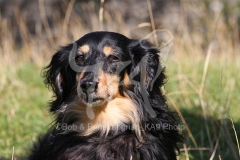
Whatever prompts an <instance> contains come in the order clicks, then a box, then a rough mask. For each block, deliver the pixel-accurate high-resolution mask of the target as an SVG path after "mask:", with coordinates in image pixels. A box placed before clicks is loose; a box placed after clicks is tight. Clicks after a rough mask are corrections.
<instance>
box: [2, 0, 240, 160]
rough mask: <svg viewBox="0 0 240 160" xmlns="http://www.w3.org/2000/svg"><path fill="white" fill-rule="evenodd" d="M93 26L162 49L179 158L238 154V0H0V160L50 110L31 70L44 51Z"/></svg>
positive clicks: (27, 141) (46, 121)
mask: <svg viewBox="0 0 240 160" xmlns="http://www.w3.org/2000/svg"><path fill="white" fill-rule="evenodd" d="M99 30H106V31H114V32H119V33H121V34H124V35H126V36H127V37H129V38H146V37H147V38H149V40H150V41H151V42H152V43H154V44H155V45H157V46H158V47H160V48H161V49H162V52H161V53H160V54H162V57H163V63H164V66H166V70H167V72H166V73H167V76H168V81H167V83H166V86H165V88H164V91H165V92H166V95H167V97H168V104H169V107H170V108H171V109H172V110H174V111H176V112H177V113H178V115H179V123H181V124H182V125H184V128H182V132H183V134H184V136H185V142H184V143H183V144H181V145H180V148H181V150H180V151H181V155H180V156H179V159H186V160H188V159H196V160H206V159H217V160H223V159H227V160H230V159H231V160H235V159H236V160H238V159H240V147H239V142H238V140H239V137H240V74H239V73H240V41H239V38H240V2H239V0H168V1H167V0H131V1H128V0H121V1H120V0H89V1H87V0H35V1H32V0H0V126H1V128H0V159H1V160H3V159H18V160H19V159H20V160H21V159H25V157H26V155H27V153H28V152H29V149H30V147H31V145H32V143H33V141H35V140H36V139H37V137H38V136H39V135H41V133H44V132H45V131H46V130H47V129H48V128H49V127H50V124H51V121H52V120H53V119H54V117H53V116H52V115H50V114H49V113H48V111H47V102H48V100H50V99H51V96H52V95H51V92H50V91H49V90H48V89H47V88H46V87H45V86H44V83H43V78H42V77H41V70H42V68H43V67H44V66H46V65H47V64H48V63H49V61H50V58H51V56H52V55H53V54H54V53H55V52H56V50H57V49H58V48H59V47H60V46H63V45H66V44H69V43H72V42H73V41H75V40H77V39H79V38H80V37H81V36H83V35H84V34H86V33H88V32H91V31H99ZM153 31H156V32H153ZM151 33H153V34H151ZM170 47H171V48H170Z"/></svg>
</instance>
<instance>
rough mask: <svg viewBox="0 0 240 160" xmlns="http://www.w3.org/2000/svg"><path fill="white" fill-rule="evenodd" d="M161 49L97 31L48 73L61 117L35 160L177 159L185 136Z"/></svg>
mask: <svg viewBox="0 0 240 160" xmlns="http://www.w3.org/2000/svg"><path fill="white" fill-rule="evenodd" d="M158 52H159V50H158V48H156V47H154V46H153V45H152V44H150V43H149V42H148V41H147V40H145V39H140V40H133V39H128V38H127V37H125V36H123V35H121V34H118V33H113V32H92V33H89V34H86V35H84V36H83V37H82V38H80V39H79V40H77V41H76V42H74V43H73V44H70V45H68V46H65V47H62V48H61V49H60V50H59V51H58V52H57V53H56V54H54V55H53V57H52V60H51V62H50V64H49V65H48V66H47V67H46V68H45V72H44V76H45V78H46V79H45V83H46V84H47V85H48V86H49V87H50V88H51V89H52V91H53V92H54V97H53V100H52V101H51V102H50V111H51V112H52V113H53V114H54V115H55V117H56V119H55V122H54V123H53V126H52V127H51V129H49V131H48V132H47V133H46V134H45V135H43V136H42V137H41V138H40V139H39V141H38V143H36V144H35V145H34V147H33V150H32V153H31V154H30V156H29V159H30V160H54V159H56V160H176V159H177V158H176V156H177V154H178V152H179V148H178V146H177V143H178V142H181V141H182V136H181V134H180V133H179V131H178V130H177V129H176V128H177V127H176V125H177V123H176V119H175V117H174V113H173V112H171V111H170V110H169V109H168V106H167V104H166V98H165V96H164V95H163V93H162V91H161V89H160V87H161V86H163V84H164V82H165V74H164V72H163V68H162V66H161V65H160V61H159V58H160V57H159V55H158Z"/></svg>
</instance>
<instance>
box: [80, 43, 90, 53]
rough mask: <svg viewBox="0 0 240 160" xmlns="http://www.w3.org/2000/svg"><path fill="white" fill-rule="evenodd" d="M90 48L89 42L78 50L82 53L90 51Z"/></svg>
mask: <svg viewBox="0 0 240 160" xmlns="http://www.w3.org/2000/svg"><path fill="white" fill-rule="evenodd" d="M89 50H90V47H89V45H87V44H85V45H83V46H81V47H79V49H78V51H79V52H80V53H88V52H89Z"/></svg>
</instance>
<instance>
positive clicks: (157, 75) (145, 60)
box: [129, 39, 164, 92]
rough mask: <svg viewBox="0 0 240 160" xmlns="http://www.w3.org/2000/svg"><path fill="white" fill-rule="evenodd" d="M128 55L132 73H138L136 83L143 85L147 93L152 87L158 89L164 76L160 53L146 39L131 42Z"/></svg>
mask: <svg viewBox="0 0 240 160" xmlns="http://www.w3.org/2000/svg"><path fill="white" fill-rule="evenodd" d="M129 50H130V55H131V57H132V66H133V68H132V71H133V72H138V74H137V76H136V77H138V81H139V82H141V83H143V85H144V86H145V88H146V90H147V91H148V92H149V91H151V90H152V89H154V86H157V88H159V87H160V86H161V85H162V83H163V82H161V81H159V80H163V79H164V77H162V76H164V74H163V73H162V71H163V69H162V66H161V65H160V57H159V55H158V53H159V52H160V51H159V49H158V48H157V47H154V46H153V45H152V44H151V43H150V42H149V41H147V40H146V39H140V40H133V41H132V42H131V43H130V45H129Z"/></svg>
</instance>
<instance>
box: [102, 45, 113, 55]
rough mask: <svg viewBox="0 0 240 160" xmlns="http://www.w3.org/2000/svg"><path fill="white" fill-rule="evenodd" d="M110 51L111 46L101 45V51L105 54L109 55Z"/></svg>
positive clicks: (111, 49)
mask: <svg viewBox="0 0 240 160" xmlns="http://www.w3.org/2000/svg"><path fill="white" fill-rule="evenodd" d="M112 51H113V47H111V46H104V47H103V53H104V54H105V55H106V56H108V55H110V54H111V53H112Z"/></svg>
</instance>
